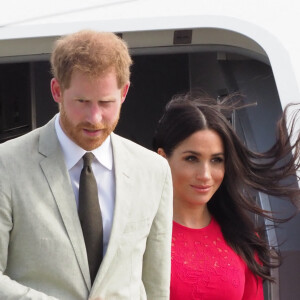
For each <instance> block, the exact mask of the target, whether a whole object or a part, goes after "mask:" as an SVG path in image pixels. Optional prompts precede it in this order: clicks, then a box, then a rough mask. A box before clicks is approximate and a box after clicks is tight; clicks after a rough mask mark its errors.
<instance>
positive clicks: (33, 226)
mask: <svg viewBox="0 0 300 300" xmlns="http://www.w3.org/2000/svg"><path fill="white" fill-rule="evenodd" d="M112 146H113V155H114V164H115V176H116V204H115V212H114V221H113V227H112V232H111V237H110V241H109V245H108V249H107V253H106V255H105V257H104V259H103V261H102V264H101V267H100V270H99V272H98V274H97V277H96V279H95V282H94V285H93V286H92V287H91V283H90V278H89V270H88V262H87V256H86V251H85V245H84V239H83V235H82V231H81V227H80V222H79V219H78V214H77V208H76V203H75V198H74V194H73V190H72V187H71V184H70V180H69V175H68V171H67V169H66V167H65V163H64V159H63V155H62V152H61V148H60V145H59V143H58V140H57V137H56V133H55V129H54V119H53V120H51V121H50V122H49V123H48V124H47V125H45V126H44V127H42V128H40V129H37V130H35V131H33V132H31V133H29V134H27V135H25V136H22V137H20V138H18V139H15V140H12V141H9V142H6V143H4V144H1V145H0V271H1V272H0V299H41V300H42V299H62V300H82V299H88V298H89V299H95V298H97V297H100V298H101V299H103V300H113V299H118V300H121V299H133V300H138V299H155V300H159V299H169V280H170V248H171V227H172V220H171V219H172V184H171V175H170V169H169V167H168V164H167V162H166V161H165V160H164V159H163V158H161V157H159V156H158V155H157V154H155V153H153V152H152V151H149V150H146V149H144V148H142V147H140V146H138V145H136V144H134V143H132V142H130V141H128V140H125V139H123V138H121V137H119V136H117V135H115V134H112Z"/></svg>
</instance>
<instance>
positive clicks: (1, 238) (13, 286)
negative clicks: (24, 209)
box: [0, 162, 56, 300]
mask: <svg viewBox="0 0 300 300" xmlns="http://www.w3.org/2000/svg"><path fill="white" fill-rule="evenodd" d="M16 176H17V174H16ZM11 194H12V192H11V189H10V182H9V179H8V178H7V173H6V172H5V169H4V167H3V165H2V164H1V162H0V299H10V300H19V299H22V300H29V299H34V300H54V299H56V298H54V297H50V296H47V295H45V294H43V293H41V292H38V291H36V290H33V289H30V288H29V287H26V286H24V285H22V284H20V283H18V282H17V281H15V280H13V278H10V277H9V276H7V275H5V271H6V268H7V263H8V257H9V243H10V232H11V230H12V229H13V226H14V224H13V222H14V216H13V206H12V199H11ZM23 250H24V249H23ZM20 251H22V249H20Z"/></svg>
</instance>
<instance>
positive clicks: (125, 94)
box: [121, 82, 130, 103]
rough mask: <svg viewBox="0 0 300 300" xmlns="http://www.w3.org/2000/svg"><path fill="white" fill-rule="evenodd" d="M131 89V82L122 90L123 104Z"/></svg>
mask: <svg viewBox="0 0 300 300" xmlns="http://www.w3.org/2000/svg"><path fill="white" fill-rule="evenodd" d="M129 87H130V82H127V83H126V84H125V85H124V86H123V87H122V89H121V103H123V102H124V101H125V98H126V96H127V93H128V90H129Z"/></svg>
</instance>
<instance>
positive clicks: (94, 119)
mask: <svg viewBox="0 0 300 300" xmlns="http://www.w3.org/2000/svg"><path fill="white" fill-rule="evenodd" d="M88 121H89V122H90V123H92V124H97V123H100V122H101V121H102V109H101V107H100V106H99V105H98V103H91V105H90V107H89V111H88Z"/></svg>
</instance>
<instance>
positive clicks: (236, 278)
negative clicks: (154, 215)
mask: <svg viewBox="0 0 300 300" xmlns="http://www.w3.org/2000/svg"><path fill="white" fill-rule="evenodd" d="M170 292H171V295H170V299H171V300H193V299H197V300H205V299H208V300H263V299H264V297H263V287H262V280H261V278H259V279H258V280H257V279H256V277H255V276H254V275H253V273H252V272H251V271H250V270H249V268H248V267H247V265H246V263H245V262H244V261H243V260H242V259H241V258H240V257H239V256H238V255H237V254H236V253H235V252H234V251H233V250H232V249H231V248H230V247H229V246H228V245H227V243H226V242H225V240H224V238H223V235H222V232H221V229H220V226H219V224H218V223H217V222H216V221H215V220H214V219H213V218H212V220H211V222H210V224H209V225H208V226H207V227H205V228H202V229H191V228H188V227H185V226H182V225H180V224H178V223H176V222H173V237H172V272H171V290H170Z"/></svg>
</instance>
